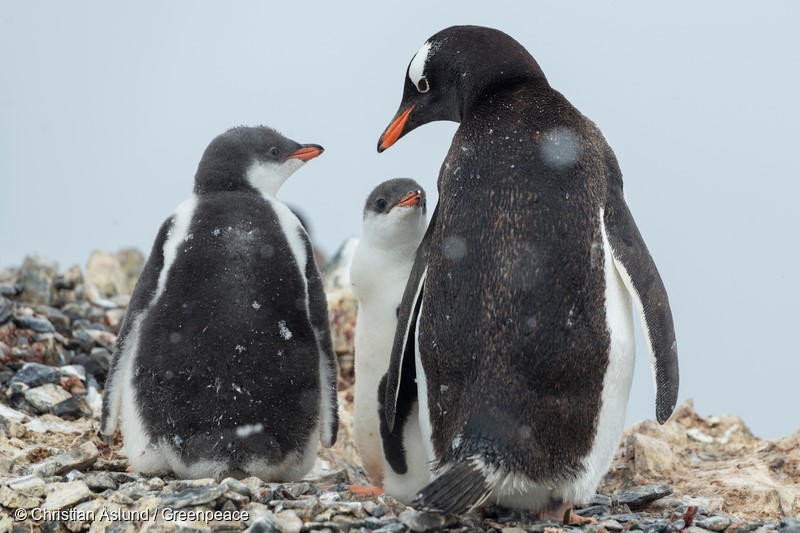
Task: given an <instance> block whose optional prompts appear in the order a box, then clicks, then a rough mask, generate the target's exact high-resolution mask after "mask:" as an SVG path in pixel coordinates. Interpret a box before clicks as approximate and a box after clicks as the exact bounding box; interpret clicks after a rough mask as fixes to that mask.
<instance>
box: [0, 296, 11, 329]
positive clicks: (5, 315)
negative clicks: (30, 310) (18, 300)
mask: <svg viewBox="0 0 800 533" xmlns="http://www.w3.org/2000/svg"><path fill="white" fill-rule="evenodd" d="M13 308H14V306H13V305H12V304H11V302H9V301H8V300H6V299H5V298H3V297H2V296H0V326H2V325H3V324H5V323H6V322H8V321H9V319H11V310H12V309H13Z"/></svg>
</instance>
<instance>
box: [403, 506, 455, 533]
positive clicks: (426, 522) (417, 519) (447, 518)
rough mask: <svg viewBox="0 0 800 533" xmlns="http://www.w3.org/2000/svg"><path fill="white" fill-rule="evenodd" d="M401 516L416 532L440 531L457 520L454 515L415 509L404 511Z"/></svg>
mask: <svg viewBox="0 0 800 533" xmlns="http://www.w3.org/2000/svg"><path fill="white" fill-rule="evenodd" d="M399 518H400V521H401V522H402V523H404V524H405V525H407V526H408V528H409V529H410V530H411V531H416V532H424V531H438V530H440V529H443V528H445V527H448V526H450V525H452V524H454V523H455V522H456V519H455V517H453V516H452V515H446V514H442V513H435V512H428V511H414V510H411V511H403V512H402V513H400V516H399Z"/></svg>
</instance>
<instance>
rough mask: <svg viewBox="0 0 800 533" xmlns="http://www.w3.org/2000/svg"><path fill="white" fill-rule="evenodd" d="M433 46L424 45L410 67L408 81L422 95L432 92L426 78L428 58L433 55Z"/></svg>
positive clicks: (428, 43)
mask: <svg viewBox="0 0 800 533" xmlns="http://www.w3.org/2000/svg"><path fill="white" fill-rule="evenodd" d="M431 48H432V44H431V43H430V42H426V43H425V44H423V45H422V46H421V47H420V49H419V51H418V52H417V54H416V55H415V56H414V59H412V60H411V64H410V65H408V79H409V80H411V83H413V84H414V87H416V88H417V90H418V91H419V92H421V93H426V92H428V90H430V86H429V85H428V80H427V79H426V78H425V65H427V63H428V58H429V57H430V55H431Z"/></svg>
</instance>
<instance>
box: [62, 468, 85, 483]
mask: <svg viewBox="0 0 800 533" xmlns="http://www.w3.org/2000/svg"><path fill="white" fill-rule="evenodd" d="M85 478H86V475H85V474H84V473H83V472H81V471H80V470H70V471H69V472H67V475H66V476H64V480H65V481H77V480H79V479H85Z"/></svg>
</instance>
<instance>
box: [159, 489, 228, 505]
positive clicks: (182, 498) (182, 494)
mask: <svg viewBox="0 0 800 533" xmlns="http://www.w3.org/2000/svg"><path fill="white" fill-rule="evenodd" d="M224 493H225V488H224V487H218V486H210V487H199V488H191V489H184V490H181V491H179V492H175V493H172V494H169V493H164V494H163V495H162V504H163V505H162V507H169V508H170V509H182V508H183V507H189V506H195V505H204V504H207V503H211V502H213V501H215V500H216V499H218V498H219V497H220V496H222V495H223V494H224Z"/></svg>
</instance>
